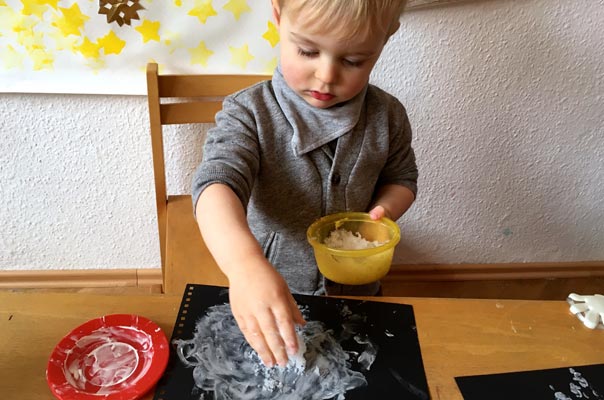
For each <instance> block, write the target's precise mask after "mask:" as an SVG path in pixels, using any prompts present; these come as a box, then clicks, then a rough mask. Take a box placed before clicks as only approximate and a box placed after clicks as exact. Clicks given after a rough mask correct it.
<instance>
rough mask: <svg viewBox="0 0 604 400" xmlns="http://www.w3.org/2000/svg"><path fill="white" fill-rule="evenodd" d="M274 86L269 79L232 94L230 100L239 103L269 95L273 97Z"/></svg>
mask: <svg viewBox="0 0 604 400" xmlns="http://www.w3.org/2000/svg"><path fill="white" fill-rule="evenodd" d="M272 93H273V90H272V85H271V80H270V79H267V80H265V81H261V82H258V83H255V84H253V85H252V86H248V87H246V88H244V89H241V90H239V91H237V92H235V93H233V94H231V95H230V96H228V97H230V98H232V99H237V100H238V101H242V100H252V101H253V100H254V99H257V98H258V97H264V96H267V95H272Z"/></svg>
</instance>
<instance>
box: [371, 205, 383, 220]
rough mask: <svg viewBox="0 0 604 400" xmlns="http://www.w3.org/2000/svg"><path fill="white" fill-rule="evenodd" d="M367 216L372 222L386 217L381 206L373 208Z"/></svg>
mask: <svg viewBox="0 0 604 400" xmlns="http://www.w3.org/2000/svg"><path fill="white" fill-rule="evenodd" d="M369 216H370V217H371V219H372V220H374V221H375V220H378V219H382V218H384V217H385V216H386V210H385V209H384V207H382V206H375V207H374V208H372V209H371V211H369Z"/></svg>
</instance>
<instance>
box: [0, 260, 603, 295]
mask: <svg viewBox="0 0 604 400" xmlns="http://www.w3.org/2000/svg"><path fill="white" fill-rule="evenodd" d="M590 277H593V278H604V261H582V262H564V263H514V264H423V265H404V264H398V265H393V266H392V269H391V270H390V273H389V274H388V275H387V276H386V277H385V278H384V281H388V282H391V283H396V282H399V281H401V282H402V281H404V282H426V281H448V282H455V281H493V280H499V281H505V280H527V279H545V280H547V279H560V278H567V279H571V278H590ZM161 283H162V276H161V270H160V269H159V268H151V269H103V270H98V269H95V270H33V271H19V270H9V271H0V289H19V288H78V287H80V288H91V287H145V286H152V285H161Z"/></svg>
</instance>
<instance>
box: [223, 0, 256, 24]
mask: <svg viewBox="0 0 604 400" xmlns="http://www.w3.org/2000/svg"><path fill="white" fill-rule="evenodd" d="M222 8H224V9H225V10H227V11H230V12H232V13H233V15H234V16H235V19H236V20H237V21H239V17H241V14H243V13H245V12H250V11H252V10H251V9H250V7H249V6H248V5H247V2H246V0H229V2H228V3H226V4H225V5H224V7H222Z"/></svg>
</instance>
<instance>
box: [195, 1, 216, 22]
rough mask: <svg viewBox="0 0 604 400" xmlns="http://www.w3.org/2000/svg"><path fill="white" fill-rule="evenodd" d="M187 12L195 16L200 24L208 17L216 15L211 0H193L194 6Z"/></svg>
mask: <svg viewBox="0 0 604 400" xmlns="http://www.w3.org/2000/svg"><path fill="white" fill-rule="evenodd" d="M188 14H189V15H192V16H193V17H197V18H198V19H199V22H201V23H202V24H205V23H206V21H207V19H208V18H209V17H213V16H215V15H218V14H216V10H214V8H213V7H212V0H195V7H193V8H192V9H191V11H189V13H188Z"/></svg>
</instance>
